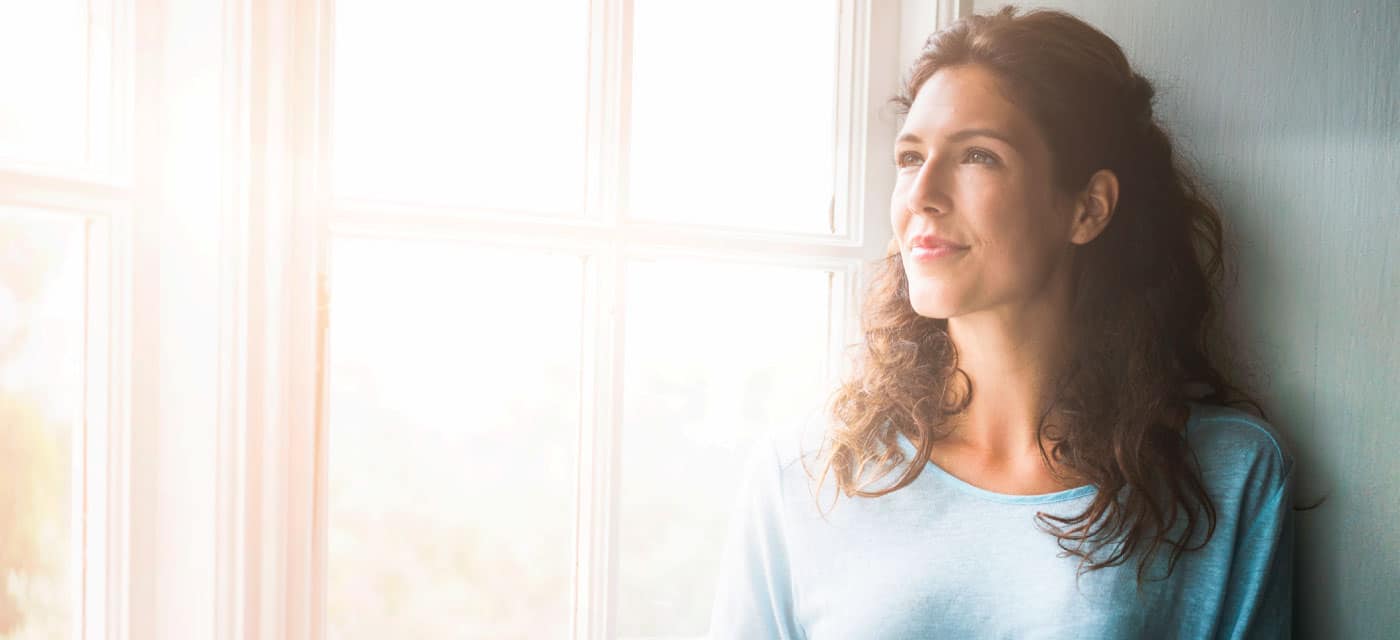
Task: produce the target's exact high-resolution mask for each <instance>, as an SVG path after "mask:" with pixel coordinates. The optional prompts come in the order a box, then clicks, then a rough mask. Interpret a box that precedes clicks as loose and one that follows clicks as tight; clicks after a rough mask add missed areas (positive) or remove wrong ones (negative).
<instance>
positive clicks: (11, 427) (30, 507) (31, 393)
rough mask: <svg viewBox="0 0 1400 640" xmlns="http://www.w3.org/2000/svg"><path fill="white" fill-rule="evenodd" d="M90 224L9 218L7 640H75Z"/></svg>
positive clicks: (1, 316)
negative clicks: (72, 638)
mask: <svg viewBox="0 0 1400 640" xmlns="http://www.w3.org/2000/svg"><path fill="white" fill-rule="evenodd" d="M84 226H85V222H84V221H82V220H81V219H77V218H67V217H60V216H57V215H54V216H45V215H42V214H25V213H18V212H14V211H7V210H0V469H4V471H3V478H4V480H3V482H0V638H3V639H5V640H29V639H36V640H37V639H39V638H66V637H69V636H70V634H71V633H72V632H73V630H74V626H75V625H76V624H78V620H76V616H77V613H78V611H80V609H79V608H78V606H77V605H78V604H79V594H78V591H77V589H78V587H79V585H80V581H79V580H78V579H77V575H78V572H79V571H80V570H81V568H82V567H81V555H80V549H81V546H80V543H81V540H82V530H81V525H80V524H79V523H78V522H75V516H79V517H80V516H81V506H82V488H81V484H76V483H75V478H74V473H75V472H80V471H81V469H78V468H77V466H76V465H75V464H74V454H75V452H80V451H81V443H82V429H83V422H82V421H83V375H84V358H85V354H84V344H83V335H84V331H85V328H84V322H83V321H84V316H85V313H84V312H85V310H86V304H85V298H84V295H85V294H84V290H85V289H84V288H85V282H84V276H85V273H86V267H87V265H86V247H85V238H84V236H85V229H84ZM79 459H80V458H79ZM81 478H82V476H81V475H78V476H77V479H78V480H80V479H81ZM75 509H77V512H76V513H75Z"/></svg>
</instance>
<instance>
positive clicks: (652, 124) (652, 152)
mask: <svg viewBox="0 0 1400 640" xmlns="http://www.w3.org/2000/svg"><path fill="white" fill-rule="evenodd" d="M634 1H635V7H636V17H635V20H634V25H635V26H634V33H635V35H634V39H635V44H634V51H635V59H634V62H633V80H632V139H631V153H632V155H631V172H632V175H631V214H632V216H633V217H637V218H642V219H648V220H658V221H667V222H687V223H701V224H715V225H725V226H740V227H758V228H763V229H775V230H784V231H806V232H817V233H825V232H828V231H829V230H830V226H829V215H830V211H831V203H832V193H833V189H832V186H833V184H834V173H835V169H834V167H835V164H834V163H835V149H836V124H835V122H836V118H835V115H834V114H835V107H836V33H837V7H836V2H835V1H834V0H765V1H763V2H753V1H752V0H705V1H704V2H699V1H690V2H676V1H673V0H634Z"/></svg>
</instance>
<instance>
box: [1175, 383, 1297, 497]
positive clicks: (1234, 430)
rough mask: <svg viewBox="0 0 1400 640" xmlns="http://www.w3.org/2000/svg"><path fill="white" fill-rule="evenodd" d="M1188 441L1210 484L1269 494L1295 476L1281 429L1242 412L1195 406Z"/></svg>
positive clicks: (1187, 430) (1291, 459)
mask: <svg viewBox="0 0 1400 640" xmlns="http://www.w3.org/2000/svg"><path fill="white" fill-rule="evenodd" d="M1186 440H1187V442H1188V443H1189V444H1190V446H1191V450H1192V452H1193V453H1195V455H1196V459H1197V461H1198V462H1199V464H1200V467H1201V471H1202V474H1203V475H1204V476H1205V478H1206V480H1207V484H1217V485H1219V484H1220V483H1228V484H1234V485H1241V484H1242V485H1252V486H1253V487H1255V488H1256V489H1259V490H1263V491H1269V490H1271V489H1273V488H1277V487H1279V486H1281V485H1282V484H1283V483H1284V482H1285V481H1286V480H1287V479H1288V478H1289V477H1290V476H1291V475H1292V472H1293V453H1292V451H1291V450H1290V448H1289V446H1288V444H1287V442H1286V440H1285V439H1284V438H1283V437H1282V436H1281V435H1280V434H1279V431H1278V429H1276V428H1275V427H1274V426H1273V425H1272V424H1270V423H1269V422H1268V421H1267V420H1265V419H1263V418H1261V417H1259V416H1256V415H1254V414H1251V413H1248V412H1245V411H1242V410H1240V409H1235V408H1231V407H1222V406H1218V405H1208V404H1196V403H1193V404H1192V405H1191V417H1190V419H1189V420H1188V421H1187V426H1186ZM1212 480H1214V482H1212Z"/></svg>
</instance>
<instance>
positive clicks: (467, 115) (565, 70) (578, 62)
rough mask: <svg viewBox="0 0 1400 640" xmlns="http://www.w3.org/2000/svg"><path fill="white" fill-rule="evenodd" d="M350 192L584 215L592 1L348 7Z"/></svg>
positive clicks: (340, 69) (338, 78) (341, 99)
mask: <svg viewBox="0 0 1400 640" xmlns="http://www.w3.org/2000/svg"><path fill="white" fill-rule="evenodd" d="M335 22H336V36H335V42H336V44H335V56H336V61H335V91H334V94H335V96H334V100H335V145H334V147H335V186H334V190H335V193H336V195H337V196H341V197H351V198H368V199H380V200H393V201H407V202H415V203H440V204H455V205H465V206H471V207H481V208H492V209H511V210H528V211H537V212H564V213H577V212H578V211H579V209H580V208H581V206H582V204H583V188H584V187H583V180H584V169H583V167H584V144H585V130H586V127H585V124H586V122H585V115H586V110H587V106H588V105H587V84H588V0H511V1H510V2H438V1H436V0H412V1H405V2H376V1H370V0H340V1H339V2H337V3H336V14H335Z"/></svg>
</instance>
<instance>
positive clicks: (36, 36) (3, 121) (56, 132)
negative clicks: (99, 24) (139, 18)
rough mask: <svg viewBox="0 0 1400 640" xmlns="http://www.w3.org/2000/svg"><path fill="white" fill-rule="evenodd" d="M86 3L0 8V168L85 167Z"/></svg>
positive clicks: (51, 0)
mask: <svg viewBox="0 0 1400 640" xmlns="http://www.w3.org/2000/svg"><path fill="white" fill-rule="evenodd" d="M87 4H88V3H87V2H86V1H85V0H44V1H43V2H6V3H4V4H0V86H3V87H4V88H5V98H4V99H3V100H0V161H18V162H24V163H36V164H56V163H66V164H81V163H83V162H84V161H85V159H86V153H87V149H86V144H87V134H88V127H87V108H88V102H87V99H88V94H87V77H88V75H87V71H88V67H87V55H88V46H87V45H88V42H87V31H88V25H87V17H88V16H87Z"/></svg>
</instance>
